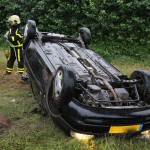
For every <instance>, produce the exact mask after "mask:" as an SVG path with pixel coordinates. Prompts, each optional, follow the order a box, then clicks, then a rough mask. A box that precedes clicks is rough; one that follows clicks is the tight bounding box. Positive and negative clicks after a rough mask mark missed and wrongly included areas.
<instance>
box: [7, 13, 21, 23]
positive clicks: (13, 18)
mask: <svg viewBox="0 0 150 150" xmlns="http://www.w3.org/2000/svg"><path fill="white" fill-rule="evenodd" d="M8 22H9V23H10V24H11V25H17V24H20V23H21V21H20V18H19V16H17V15H12V16H10V17H9V19H8Z"/></svg>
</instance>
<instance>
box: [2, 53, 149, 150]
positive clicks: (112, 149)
mask: <svg viewBox="0 0 150 150" xmlns="http://www.w3.org/2000/svg"><path fill="white" fill-rule="evenodd" d="M143 61H144V63H143ZM111 62H112V63H113V64H114V65H115V66H116V67H117V68H119V69H120V70H121V71H123V72H124V73H125V74H127V75H130V73H131V72H132V71H133V70H136V69H139V68H142V69H148V70H150V65H149V63H148V62H149V59H143V60H142V59H140V60H137V59H135V58H132V57H128V56H120V57H116V58H115V59H111ZM5 67H6V59H5V57H4V55H3V51H1V50H0V95H1V96H0V114H3V115H5V116H6V117H7V118H9V119H10V121H11V128H9V129H0V150H33V149H34V150H127V149H129V150H141V149H142V150H148V149H149V144H150V141H148V140H146V141H145V140H142V139H141V136H138V137H134V138H132V139H126V138H124V136H111V135H104V136H102V137H98V138H96V139H91V140H89V141H78V140H77V139H73V138H71V137H69V136H67V135H65V134H64V132H63V131H62V130H61V129H59V128H58V126H57V125H56V124H55V123H54V122H53V121H52V119H51V118H50V117H48V116H46V117H42V116H41V115H39V114H34V115H29V114H28V112H29V111H31V110H32V109H33V108H34V107H35V106H36V103H35V101H34V97H33V95H32V92H31V89H30V85H29V84H27V83H22V82H20V78H19V77H18V76H16V75H15V71H16V67H15V68H14V72H13V74H12V75H10V76H7V77H5V76H3V73H4V72H5Z"/></svg>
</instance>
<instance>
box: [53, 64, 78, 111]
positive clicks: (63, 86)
mask: <svg viewBox="0 0 150 150" xmlns="http://www.w3.org/2000/svg"><path fill="white" fill-rule="evenodd" d="M75 81H76V76H75V71H74V70H73V69H72V68H71V67H70V66H66V65H62V66H60V67H59V68H58V69H57V71H56V74H55V78H54V82H53V99H54V102H55V103H56V105H57V106H58V108H61V106H63V105H66V104H68V103H69V102H70V101H71V100H72V98H73V95H74V90H75V83H76V82H75Z"/></svg>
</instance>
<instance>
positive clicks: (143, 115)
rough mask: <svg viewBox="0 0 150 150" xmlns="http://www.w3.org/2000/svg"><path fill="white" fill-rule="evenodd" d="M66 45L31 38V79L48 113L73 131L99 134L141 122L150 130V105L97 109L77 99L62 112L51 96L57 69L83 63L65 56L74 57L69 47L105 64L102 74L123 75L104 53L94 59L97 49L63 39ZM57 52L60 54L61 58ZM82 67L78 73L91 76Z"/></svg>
mask: <svg viewBox="0 0 150 150" xmlns="http://www.w3.org/2000/svg"><path fill="white" fill-rule="evenodd" d="M63 44H64V45H65V46H66V48H65V47H64V46H62V45H61V44H58V43H57V42H52V43H51V42H49V41H41V39H38V38H32V39H30V40H29V43H28V46H27V47H26V50H25V51H26V52H25V64H26V66H27V69H28V74H29V77H30V79H31V82H32V83H33V84H34V85H35V86H34V89H36V88H37V89H38V90H37V93H35V95H36V98H37V99H38V101H39V102H40V101H41V100H42V101H44V105H45V107H46V109H47V112H48V113H49V114H50V115H51V116H52V117H53V118H54V120H55V121H56V122H57V123H59V124H60V125H61V126H62V127H64V128H65V130H67V131H71V130H72V131H75V132H80V133H87V134H95V135H97V134H101V133H108V132H109V129H110V126H112V125H115V126H128V125H137V124H141V125H143V126H142V129H141V131H144V130H147V129H150V106H144V107H141V108H140V107H138V108H125V107H122V108H115V107H114V108H96V107H90V106H86V105H84V104H82V103H80V102H79V101H77V100H76V99H75V98H73V99H72V100H71V101H70V102H69V103H68V104H67V105H64V106H63V107H62V109H61V111H59V110H58V109H57V106H56V104H55V103H54V101H53V100H52V99H51V98H50V97H51V96H50V95H51V94H52V93H51V90H52V83H53V79H54V77H55V72H56V71H57V68H58V67H59V66H60V65H61V64H66V65H72V66H74V67H76V68H77V67H78V66H77V65H76V64H79V63H78V62H77V59H75V58H73V59H72V60H71V61H70V60H69V59H65V57H63V56H64V55H67V58H68V57H70V54H68V52H67V48H68V47H71V48H72V47H73V49H74V50H75V51H78V54H80V55H81V56H82V55H86V56H87V57H88V58H89V59H88V60H89V61H90V62H91V63H92V64H93V62H92V61H91V60H94V61H95V62H96V63H97V65H99V63H102V64H103V66H102V65H100V66H101V68H102V70H103V67H104V68H107V69H106V70H105V71H106V72H105V71H102V70H99V74H101V75H103V74H104V76H105V75H106V76H107V73H108V72H109V73H113V74H115V75H116V76H123V74H122V73H121V72H120V71H119V70H117V69H116V68H115V67H113V66H112V65H111V64H109V63H108V62H106V61H105V60H104V59H103V58H102V57H101V56H97V57H92V58H90V54H91V53H92V54H93V53H94V52H93V51H91V50H88V49H83V48H82V47H81V48H80V47H78V46H77V44H76V43H74V42H71V43H68V42H66V43H65V42H63ZM45 45H46V46H45ZM46 48H47V49H46ZM52 51H56V53H55V54H54V55H52ZM56 55H59V60H58V59H57V56H56ZM93 56H94V55H93ZM79 66H80V69H79V70H78V72H77V74H78V75H77V76H80V77H81V80H84V77H85V76H88V72H87V71H86V70H84V68H83V66H82V65H80V64H79ZM93 66H94V67H95V68H96V69H97V70H98V69H99V68H97V66H95V64H93Z"/></svg>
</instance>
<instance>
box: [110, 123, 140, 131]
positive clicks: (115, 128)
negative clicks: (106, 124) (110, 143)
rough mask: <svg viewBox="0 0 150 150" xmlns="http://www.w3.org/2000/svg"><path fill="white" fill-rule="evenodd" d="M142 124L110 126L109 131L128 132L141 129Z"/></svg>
mask: <svg viewBox="0 0 150 150" xmlns="http://www.w3.org/2000/svg"><path fill="white" fill-rule="evenodd" d="M142 127H143V125H131V126H110V129H109V133H128V132H138V131H142Z"/></svg>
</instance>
